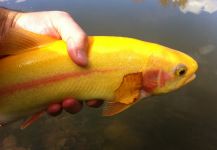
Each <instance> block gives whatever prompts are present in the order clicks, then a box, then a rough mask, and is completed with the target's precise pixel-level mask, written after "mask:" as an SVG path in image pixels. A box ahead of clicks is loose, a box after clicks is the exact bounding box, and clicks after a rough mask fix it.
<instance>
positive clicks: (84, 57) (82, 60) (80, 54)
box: [76, 50, 88, 66]
mask: <svg viewBox="0 0 217 150" xmlns="http://www.w3.org/2000/svg"><path fill="white" fill-rule="evenodd" d="M76 56H77V59H78V60H79V62H80V65H82V66H86V65H87V63H88V60H87V54H86V52H85V51H84V50H76Z"/></svg>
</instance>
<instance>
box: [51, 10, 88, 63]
mask: <svg viewBox="0 0 217 150" xmlns="http://www.w3.org/2000/svg"><path fill="white" fill-rule="evenodd" d="M58 13H59V14H58V15H59V17H56V16H55V17H54V18H53V22H54V26H55V27H56V28H57V30H58V32H59V34H60V36H61V38H62V39H63V40H64V41H66V43H67V48H68V53H69V56H70V57H71V58H72V59H73V61H74V62H75V63H77V64H78V65H81V66H86V65H87V63H88V60H87V47H88V39H87V36H86V34H85V32H84V31H83V30H82V29H81V27H80V26H79V25H78V24H77V23H76V22H75V21H74V20H73V18H72V17H71V16H70V15H69V14H68V13H65V12H58ZM56 18H58V19H56Z"/></svg>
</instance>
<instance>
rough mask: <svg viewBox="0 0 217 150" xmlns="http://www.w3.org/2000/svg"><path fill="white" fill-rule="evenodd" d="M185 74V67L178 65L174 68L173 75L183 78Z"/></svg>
mask: <svg viewBox="0 0 217 150" xmlns="http://www.w3.org/2000/svg"><path fill="white" fill-rule="evenodd" d="M186 72H187V67H186V66H185V65H183V64H181V65H178V66H177V67H176V70H175V75H177V76H184V75H185V74H186Z"/></svg>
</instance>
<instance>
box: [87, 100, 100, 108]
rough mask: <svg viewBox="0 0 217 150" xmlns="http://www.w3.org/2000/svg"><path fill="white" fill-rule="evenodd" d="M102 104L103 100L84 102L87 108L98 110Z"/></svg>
mask: <svg viewBox="0 0 217 150" xmlns="http://www.w3.org/2000/svg"><path fill="white" fill-rule="evenodd" d="M103 102H104V101H103V100H88V101H86V104H87V105H88V106H89V107H94V108H98V107H100V106H101V105H102V104H103Z"/></svg>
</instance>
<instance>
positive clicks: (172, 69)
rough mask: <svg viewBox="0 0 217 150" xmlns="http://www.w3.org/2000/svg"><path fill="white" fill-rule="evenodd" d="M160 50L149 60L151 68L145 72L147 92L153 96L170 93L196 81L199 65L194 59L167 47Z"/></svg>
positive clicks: (144, 82)
mask: <svg viewBox="0 0 217 150" xmlns="http://www.w3.org/2000/svg"><path fill="white" fill-rule="evenodd" d="M158 48H159V51H157V52H156V53H153V54H152V55H151V56H150V58H149V61H148V63H149V65H148V66H150V67H149V68H148V69H147V70H145V71H144V72H143V88H144V90H145V91H147V92H148V93H150V94H153V95H157V94H162V93H168V92H171V91H174V90H176V89H179V88H180V87H182V86H184V85H186V84H187V83H189V82H191V81H192V80H193V79H195V77H196V74H195V73H196V71H197V69H198V64H197V62H196V61H195V60H194V59H193V58H192V57H190V56H189V55H187V54H185V53H182V52H180V51H176V50H173V49H170V48H167V47H163V46H162V47H158Z"/></svg>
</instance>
